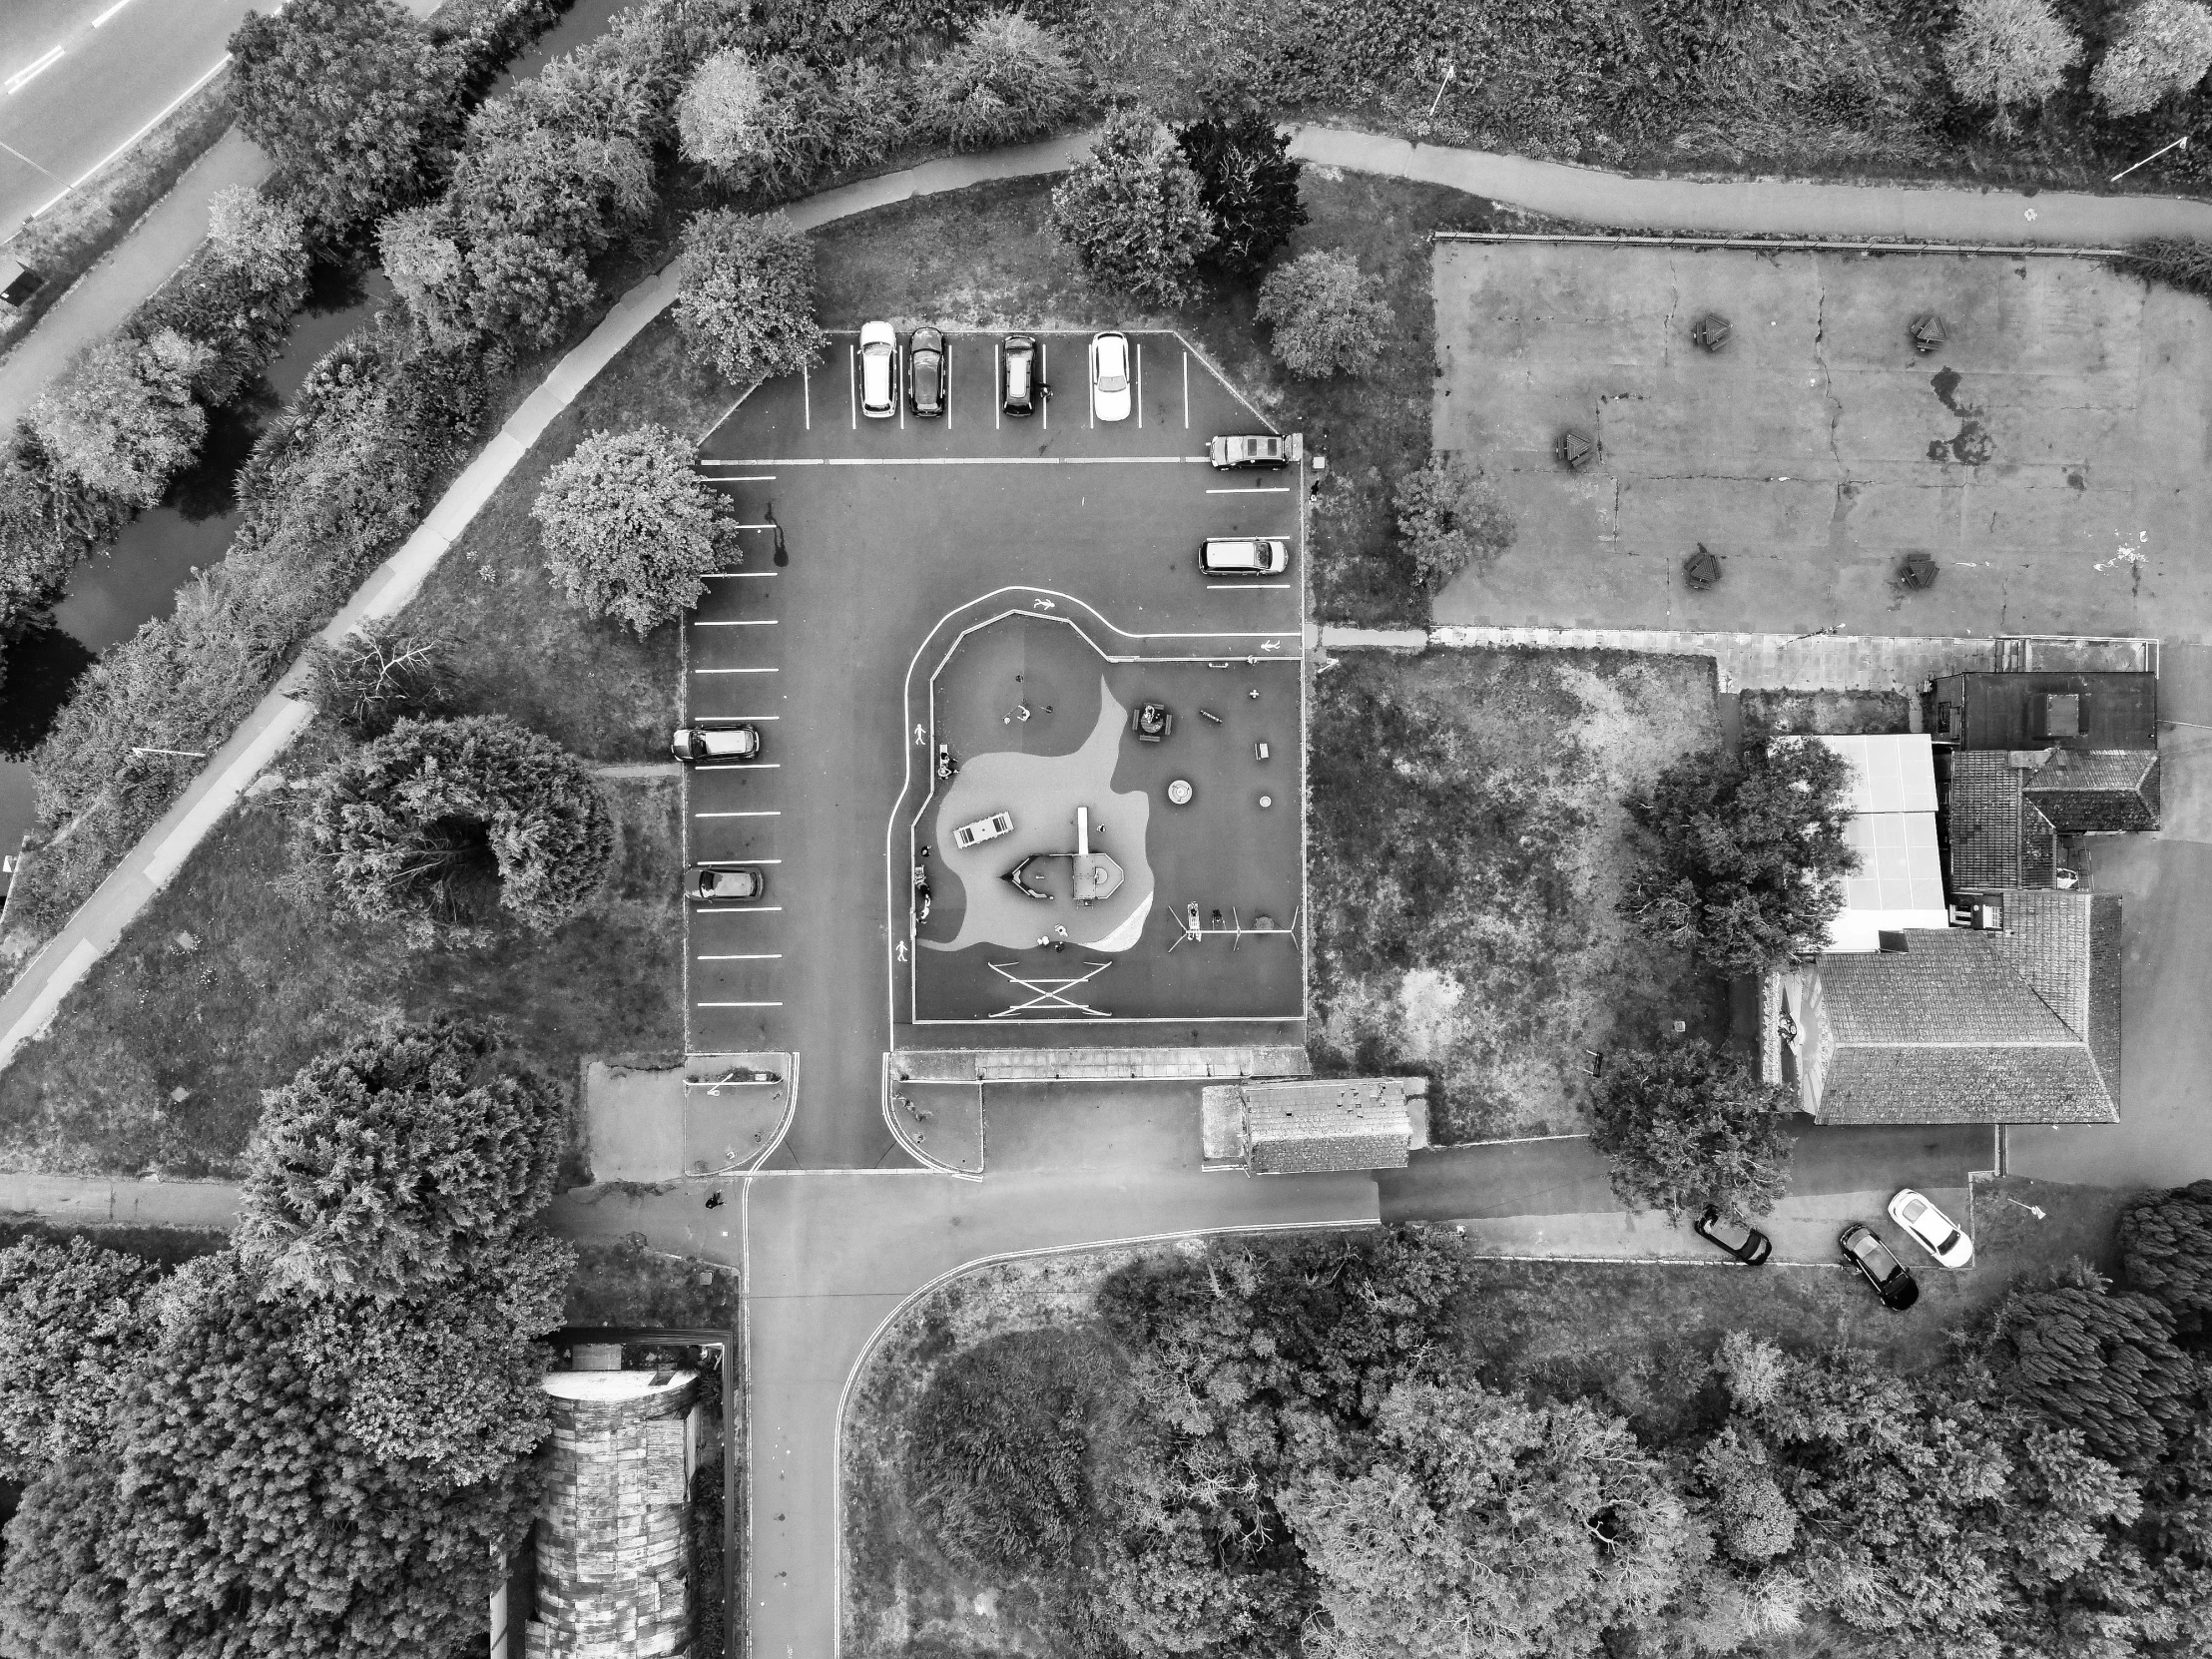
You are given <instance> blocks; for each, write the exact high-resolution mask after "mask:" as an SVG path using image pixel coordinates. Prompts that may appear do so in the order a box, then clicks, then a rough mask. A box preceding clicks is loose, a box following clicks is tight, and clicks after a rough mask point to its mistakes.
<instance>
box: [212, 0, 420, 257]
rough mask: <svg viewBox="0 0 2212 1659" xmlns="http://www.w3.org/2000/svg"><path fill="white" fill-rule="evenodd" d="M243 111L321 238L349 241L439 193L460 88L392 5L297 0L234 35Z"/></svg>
mask: <svg viewBox="0 0 2212 1659" xmlns="http://www.w3.org/2000/svg"><path fill="white" fill-rule="evenodd" d="M231 63H232V68H231V107H232V108H233V109H234V110H235V111H236V112H237V114H238V119H239V125H240V126H241V127H243V128H244V129H245V130H246V134H247V136H248V137H249V138H251V139H253V141H254V142H255V143H256V144H259V145H260V146H261V147H262V149H263V150H265V151H266V152H268V154H269V157H270V159H271V160H272V161H274V162H275V163H276V164H277V170H278V172H279V173H281V174H282V176H283V178H284V181H285V184H286V185H287V186H288V187H289V189H290V190H291V192H292V194H293V200H295V201H296V202H297V203H298V204H299V206H300V208H301V210H302V211H303V212H304V214H305V216H306V218H307V219H308V220H309V221H310V222H311V223H312V224H313V225H314V226H315V227H316V228H317V230H318V232H319V233H320V234H321V235H323V236H325V237H329V238H332V239H337V238H342V237H343V236H344V235H345V234H346V233H347V232H348V231H350V230H351V229H352V228H353V227H354V226H358V225H365V224H367V223H368V222H369V221H371V220H375V219H378V218H380V217H382V216H383V215H385V214H387V213H390V212H391V211H392V210H393V209H394V208H399V207H404V206H406V205H407V204H408V203H409V202H412V201H414V200H415V199H417V198H419V197H421V196H422V195H423V194H425V193H426V192H427V191H428V189H429V188H430V184H431V180H432V178H433V177H434V175H435V174H436V172H437V170H438V168H439V166H440V164H441V162H442V159H443V156H444V153H445V151H446V149H447V147H448V146H449V145H450V143H451V140H452V136H453V131H454V111H455V110H456V109H457V108H458V106H459V99H460V88H459V86H458V85H457V84H456V82H455V79H454V65H453V62H452V60H450V59H449V58H448V57H447V56H446V54H444V53H442V52H441V51H439V50H438V47H437V45H436V44H435V43H434V42H433V41H432V40H431V39H430V36H429V33H428V31H426V30H425V29H424V28H423V27H422V25H421V24H419V23H417V22H416V21H415V20H414V18H412V17H411V16H409V15H408V14H407V12H406V11H404V10H403V9H402V8H400V7H399V6H397V5H394V4H392V3H391V0H290V4H288V5H286V6H285V7H284V8H283V10H282V11H280V12H277V13H275V14H273V15H269V16H264V15H262V14H260V13H257V12H249V13H248V14H247V16H246V20H245V22H243V23H241V24H240V25H239V27H238V32H237V33H236V34H234V35H232V37H231Z"/></svg>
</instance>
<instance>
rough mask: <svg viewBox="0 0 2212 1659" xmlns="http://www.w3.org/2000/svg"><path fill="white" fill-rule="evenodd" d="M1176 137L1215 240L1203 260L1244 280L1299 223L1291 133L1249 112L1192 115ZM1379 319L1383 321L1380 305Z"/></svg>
mask: <svg viewBox="0 0 2212 1659" xmlns="http://www.w3.org/2000/svg"><path fill="white" fill-rule="evenodd" d="M1175 142H1176V143H1177V145H1179V146H1180V147H1181V148H1182V151H1183V155H1184V157H1185V158H1186V159H1187V160H1188V161H1189V162H1190V164H1191V171H1192V172H1194V173H1196V174H1197V175H1198V195H1199V200H1200V201H1201V202H1203V203H1205V205H1206V211H1207V213H1209V214H1210V215H1212V216H1213V221H1214V232H1215V235H1216V237H1217V238H1218V239H1219V240H1218V241H1216V242H1215V244H1214V246H1213V247H1212V248H1211V249H1209V250H1208V251H1207V253H1206V256H1205V260H1204V262H1203V263H1204V264H1205V265H1206V266H1207V267H1208V268H1209V269H1211V270H1213V271H1216V272H1219V273H1220V274H1221V275H1222V276H1224V277H1230V278H1231V279H1233V280H1237V281H1249V280H1250V279H1251V278H1253V277H1257V276H1259V275H1260V273H1261V272H1262V271H1264V270H1265V269H1266V268H1267V263H1268V261H1269V260H1271V259H1273V258H1274V257H1275V251H1276V250H1277V249H1278V248H1281V247H1282V246H1283V245H1284V244H1285V243H1286V242H1288V241H1290V240H1291V233H1292V232H1294V231H1296V230H1297V229H1298V228H1299V227H1300V226H1301V225H1304V224H1305V223H1306V219H1307V215H1306V206H1305V204H1304V203H1302V202H1301V201H1300V200H1299V196H1298V179H1299V174H1300V172H1301V171H1302V169H1301V166H1300V164H1299V163H1298V162H1296V161H1294V160H1293V159H1292V157H1291V135H1290V134H1288V133H1284V132H1278V131H1277V130H1276V126H1275V123H1274V122H1273V121H1272V120H1270V119H1269V118H1268V117H1267V116H1265V115H1262V114H1260V113H1259V112H1258V111H1250V112H1247V113H1246V114H1243V115H1239V116H1232V117H1229V118H1227V119H1223V118H1219V117H1217V118H1213V119H1209V120H1206V121H1197V122H1193V123H1192V124H1191V125H1190V126H1188V127H1183V128H1179V129H1178V130H1177V131H1176V135H1175ZM1354 269H1355V272H1357V269H1358V268H1357V267H1355V268H1354ZM1383 318H1384V320H1383V326H1384V327H1385V328H1386V327H1387V326H1388V310H1387V308H1386V307H1385V309H1384V312H1383Z"/></svg>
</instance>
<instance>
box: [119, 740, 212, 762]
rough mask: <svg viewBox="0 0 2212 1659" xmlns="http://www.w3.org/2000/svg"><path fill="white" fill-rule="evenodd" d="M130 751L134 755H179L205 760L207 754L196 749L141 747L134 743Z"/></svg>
mask: <svg viewBox="0 0 2212 1659" xmlns="http://www.w3.org/2000/svg"><path fill="white" fill-rule="evenodd" d="M131 753H132V754H134V755H181V756H183V757H184V758H185V759H186V760H188V761H205V760H206V759H207V756H205V755H203V754H201V753H200V751H199V750H197V749H141V748H139V747H138V746H137V745H135V744H134V745H133V746H132V747H131Z"/></svg>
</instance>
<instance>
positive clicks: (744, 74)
mask: <svg viewBox="0 0 2212 1659" xmlns="http://www.w3.org/2000/svg"><path fill="white" fill-rule="evenodd" d="M767 96H768V89H767V87H766V85H765V84H764V82H763V80H762V77H761V72H760V70H759V69H758V68H757V67H756V66H755V65H754V62H753V58H752V56H751V54H749V53H748V52H747V51H746V50H745V48H744V47H742V46H733V47H731V48H730V49H729V50H728V51H726V52H717V53H716V54H715V55H714V56H713V57H711V58H709V59H708V60H707V61H706V62H705V63H703V64H701V65H700V66H699V68H698V70H697V71H696V72H695V73H694V74H693V75H692V78H691V81H690V84H689V85H687V86H686V87H685V88H684V95H683V97H682V98H680V99H679V100H678V101H677V104H676V131H677V134H678V135H679V137H680V138H681V139H682V142H683V147H684V154H685V156H686V157H688V158H689V159H690V160H692V161H695V162H697V163H699V165H700V166H702V167H704V168H707V169H709V170H710V171H712V172H714V173H715V174H717V175H719V176H721V177H723V178H725V179H729V178H733V177H735V178H743V177H745V176H746V175H748V174H749V173H750V172H751V171H752V169H753V167H754V164H755V163H756V162H757V161H758V160H759V159H760V157H761V155H762V152H763V151H764V149H765V148H766V145H767V139H768V135H767V132H766V130H765V127H764V124H763V121H762V116H763V113H764V112H763V109H762V106H763V104H764V103H765V101H766V99H767Z"/></svg>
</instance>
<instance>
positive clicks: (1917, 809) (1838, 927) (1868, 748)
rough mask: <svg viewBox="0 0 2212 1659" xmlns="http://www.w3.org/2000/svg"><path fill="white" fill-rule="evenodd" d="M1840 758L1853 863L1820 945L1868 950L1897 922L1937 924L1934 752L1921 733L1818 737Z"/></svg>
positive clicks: (1939, 890) (1941, 911)
mask: <svg viewBox="0 0 2212 1659" xmlns="http://www.w3.org/2000/svg"><path fill="white" fill-rule="evenodd" d="M1791 741H1802V742H1806V743H1817V744H1821V745H1824V746H1825V747H1827V748H1828V749H1831V750H1833V751H1834V752H1835V753H1836V754H1838V755H1840V756H1842V757H1843V759H1844V761H1845V762H1846V763H1847V764H1848V766H1849V768H1850V777H1851V792H1850V794H1849V796H1848V797H1847V798H1846V801H1845V807H1846V810H1847V811H1849V812H1850V814H1851V815H1852V816H1851V818H1850V819H1849V821H1847V822H1846V824H1845V826H1844V840H1845V843H1846V844H1847V845H1849V846H1850V847H1851V849H1852V851H1853V852H1855V853H1857V854H1858V858H1859V867H1858V869H1857V870H1855V871H1854V872H1853V873H1851V874H1849V875H1847V876H1845V877H1844V878H1843V887H1844V907H1843V909H1842V911H1841V912H1839V913H1838V915H1837V916H1836V918H1835V920H1833V921H1832V922H1830V923H1829V928H1828V940H1827V944H1826V948H1827V949H1830V950H1872V949H1874V948H1875V946H1876V943H1877V941H1878V939H1879V937H1880V935H1881V934H1882V933H1883V932H1884V931H1886V930H1889V929H1894V928H1900V927H1940V926H1942V925H1943V924H1944V923H1945V921H1946V920H1947V919H1948V912H1947V911H1946V910H1945V908H1944V905H1943V868H1942V856H1941V854H1940V852H1939V851H1938V850H1937V847H1936V763H1935V751H1934V750H1933V748H1932V747H1931V746H1930V743H1929V739H1928V737H1927V735H1926V734H1925V733H1919V732H1913V733H1906V732H1898V733H1884V734H1880V735H1872V736H1852V737H1832V736H1825V735H1823V736H1816V737H1809V738H1805V739H1802V740H1791Z"/></svg>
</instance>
